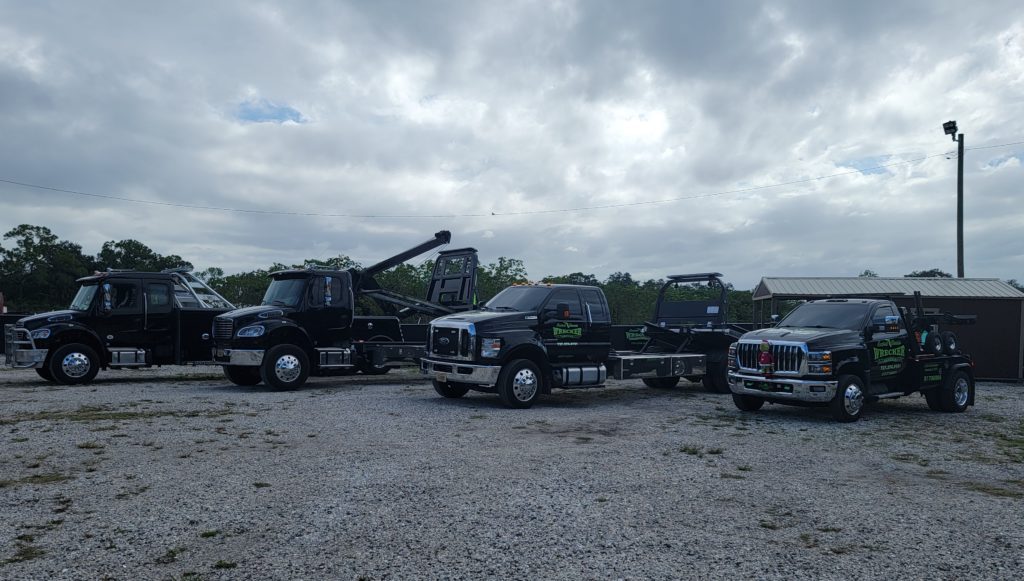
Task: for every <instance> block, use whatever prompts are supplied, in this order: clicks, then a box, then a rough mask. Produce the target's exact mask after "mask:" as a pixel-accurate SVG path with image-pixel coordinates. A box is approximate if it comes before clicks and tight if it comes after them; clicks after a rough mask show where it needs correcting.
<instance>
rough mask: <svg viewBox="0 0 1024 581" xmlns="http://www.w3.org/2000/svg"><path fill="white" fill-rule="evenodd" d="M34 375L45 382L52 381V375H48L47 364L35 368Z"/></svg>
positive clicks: (48, 368)
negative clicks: (36, 374)
mask: <svg viewBox="0 0 1024 581" xmlns="http://www.w3.org/2000/svg"><path fill="white" fill-rule="evenodd" d="M36 373H38V374H39V377H42V378H43V379H45V380H46V381H53V374H52V373H50V366H49V362H46V363H44V364H43V366H42V367H36Z"/></svg>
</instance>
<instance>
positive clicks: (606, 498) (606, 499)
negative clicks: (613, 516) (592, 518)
mask: <svg viewBox="0 0 1024 581" xmlns="http://www.w3.org/2000/svg"><path fill="white" fill-rule="evenodd" d="M597 501H598V502H608V497H607V496H598V497H597Z"/></svg>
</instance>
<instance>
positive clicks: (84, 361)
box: [60, 351, 92, 379]
mask: <svg viewBox="0 0 1024 581" xmlns="http://www.w3.org/2000/svg"><path fill="white" fill-rule="evenodd" d="M60 367H61V369H62V370H63V371H64V375H67V376H68V377H70V378H72V379H79V378H82V377H85V375H86V374H87V373H89V368H90V367H92V363H91V362H90V361H89V358H88V357H86V355H85V353H79V352H77V351H75V352H72V353H68V354H67V355H65V356H64V359H63V360H61V362H60Z"/></svg>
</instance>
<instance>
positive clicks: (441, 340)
mask: <svg viewBox="0 0 1024 581" xmlns="http://www.w3.org/2000/svg"><path fill="white" fill-rule="evenodd" d="M437 342H438V343H440V344H442V345H447V344H449V343H451V342H452V340H451V339H449V338H448V337H441V338H440V339H438V340H437Z"/></svg>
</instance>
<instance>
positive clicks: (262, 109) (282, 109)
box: [235, 99, 305, 123]
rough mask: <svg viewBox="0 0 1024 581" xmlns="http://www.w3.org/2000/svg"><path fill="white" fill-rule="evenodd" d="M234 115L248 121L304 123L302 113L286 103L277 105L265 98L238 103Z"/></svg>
mask: <svg viewBox="0 0 1024 581" xmlns="http://www.w3.org/2000/svg"><path fill="white" fill-rule="evenodd" d="M235 117H236V118H238V119H240V120H242V121H248V122H250V123H284V122H285V121H292V122H294V123H304V122H305V119H304V118H303V117H302V113H299V111H298V110H296V109H293V108H291V107H289V106H287V105H277V104H274V103H271V102H270V101H268V100H266V99H250V100H249V101H245V102H243V103H240V104H239V105H238V108H237V109H236V110H235Z"/></svg>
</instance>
